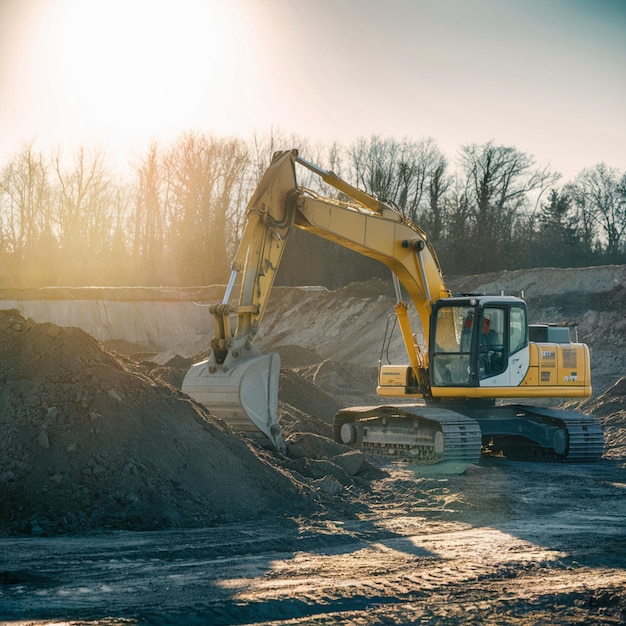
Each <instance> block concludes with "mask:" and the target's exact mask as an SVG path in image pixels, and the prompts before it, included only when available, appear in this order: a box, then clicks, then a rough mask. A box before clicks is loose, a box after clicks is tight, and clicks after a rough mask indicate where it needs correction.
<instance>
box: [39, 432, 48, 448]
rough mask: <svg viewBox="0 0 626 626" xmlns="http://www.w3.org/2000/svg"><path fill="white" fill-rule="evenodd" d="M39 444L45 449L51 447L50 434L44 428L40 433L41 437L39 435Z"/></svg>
mask: <svg viewBox="0 0 626 626" xmlns="http://www.w3.org/2000/svg"><path fill="white" fill-rule="evenodd" d="M37 444H38V445H39V447H40V448H42V449H43V450H47V449H48V448H49V447H50V439H48V434H47V433H46V431H45V430H42V431H41V432H40V433H39V437H37Z"/></svg>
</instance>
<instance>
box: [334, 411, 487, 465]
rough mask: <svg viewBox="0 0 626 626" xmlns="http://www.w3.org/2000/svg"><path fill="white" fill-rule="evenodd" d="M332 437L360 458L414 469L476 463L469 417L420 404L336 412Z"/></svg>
mask: <svg viewBox="0 0 626 626" xmlns="http://www.w3.org/2000/svg"><path fill="white" fill-rule="evenodd" d="M334 438H335V440H336V441H338V442H339V443H343V444H346V445H352V446H355V447H358V448H360V449H361V450H363V451H364V452H365V453H366V454H369V455H374V456H382V457H385V458H387V459H394V460H401V461H408V462H410V463H412V464H416V465H439V464H442V465H443V464H445V465H449V466H454V467H455V471H456V472H459V473H460V472H462V471H463V470H464V469H465V468H466V467H467V466H468V465H471V464H473V463H478V461H479V459H480V453H481V441H482V436H481V431H480V427H479V425H478V423H477V422H476V421H475V420H473V419H472V418H470V417H467V416H465V415H462V414H461V413H457V412H456V411H450V410H448V409H440V408H433V407H425V406H423V405H409V404H407V405H395V406H392V405H383V406H364V407H350V408H347V409H343V410H341V411H339V413H337V415H336V416H335V422H334Z"/></svg>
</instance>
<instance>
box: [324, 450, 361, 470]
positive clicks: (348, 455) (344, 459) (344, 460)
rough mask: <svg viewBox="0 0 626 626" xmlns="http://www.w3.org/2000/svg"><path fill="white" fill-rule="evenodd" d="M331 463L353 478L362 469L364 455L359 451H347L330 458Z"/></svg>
mask: <svg viewBox="0 0 626 626" xmlns="http://www.w3.org/2000/svg"><path fill="white" fill-rule="evenodd" d="M332 461H333V463H335V464H336V465H339V467H341V468H342V469H343V470H344V471H345V472H346V473H347V474H349V475H350V476H354V475H355V474H358V473H359V472H360V471H361V469H362V468H363V463H364V462H365V455H364V454H363V453H362V452H360V451H359V450H349V451H348V452H344V453H343V454H338V455H337V456H334V457H333V458H332Z"/></svg>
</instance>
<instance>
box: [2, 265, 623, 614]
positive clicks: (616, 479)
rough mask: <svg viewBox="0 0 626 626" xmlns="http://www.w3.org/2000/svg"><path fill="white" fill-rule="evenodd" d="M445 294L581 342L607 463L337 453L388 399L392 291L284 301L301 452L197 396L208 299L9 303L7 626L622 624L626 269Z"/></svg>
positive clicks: (5, 304) (285, 394)
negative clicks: (345, 436)
mask: <svg viewBox="0 0 626 626" xmlns="http://www.w3.org/2000/svg"><path fill="white" fill-rule="evenodd" d="M449 286H450V287H451V288H452V289H453V290H455V291H459V292H461V291H462V292H469V291H475V292H489V293H500V292H501V291H505V292H507V293H519V292H522V291H523V292H524V295H525V297H526V300H527V302H528V305H529V311H530V316H531V321H555V322H561V321H567V322H570V323H577V324H578V326H577V327H576V328H577V332H578V334H579V337H580V340H581V341H585V342H586V343H588V344H589V346H590V350H591V358H592V377H593V382H594V395H593V397H592V398H591V399H590V400H588V401H585V402H583V403H581V405H580V406H579V407H578V408H579V409H580V410H582V411H584V412H588V413H592V414H594V415H596V416H597V417H598V419H600V420H601V422H602V424H603V427H604V431H605V439H606V447H605V454H604V456H603V458H602V460H601V461H600V462H598V463H585V464H575V463H526V462H516V461H511V460H507V459H502V458H482V459H481V461H480V462H479V463H478V464H474V465H470V466H469V467H467V468H466V469H465V471H463V472H462V473H446V472H445V471H442V472H438V471H436V470H437V467H436V466H432V467H424V466H413V465H410V464H407V463H390V462H388V461H381V460H380V459H377V458H373V457H365V456H364V455H362V454H361V453H360V452H358V451H354V450H351V449H349V448H345V447H343V446H340V445H339V444H336V443H335V442H333V441H331V439H330V436H331V426H330V424H331V423H332V418H333V416H334V414H335V412H336V411H337V410H338V409H339V408H342V407H343V406H347V405H355V404H359V405H362V404H370V403H380V402H381V400H380V399H377V398H376V396H375V394H374V393H373V392H374V389H375V385H376V365H377V362H378V359H379V358H380V356H381V343H382V335H383V333H384V330H385V327H386V325H387V321H386V320H387V315H388V313H389V312H391V311H392V309H393V302H394V297H393V289H392V288H391V285H388V284H387V283H386V282H383V281H378V280H376V281H371V282H368V283H360V284H355V285H350V286H348V287H345V288H342V289H339V290H336V291H332V292H329V291H326V290H324V289H320V288H301V289H300V288H279V289H276V290H275V292H274V293H273V294H272V299H271V302H270V307H269V310H268V311H267V315H266V318H265V320H264V324H263V330H262V333H261V334H260V336H259V339H258V342H259V344H260V345H261V347H262V348H263V349H264V350H266V351H267V350H270V349H272V350H276V351H278V352H279V353H280V355H281V359H282V370H281V383H280V396H279V398H280V400H279V417H280V420H281V424H282V427H283V431H284V434H285V437H286V441H287V454H286V455H280V454H278V453H276V452H274V451H273V450H271V449H268V448H267V447H266V446H264V445H261V444H260V443H258V442H254V441H247V440H244V439H242V438H241V437H240V436H239V435H237V434H236V433H233V432H232V431H231V430H230V429H229V428H228V427H227V426H226V425H224V424H223V423H222V422H220V421H219V420H216V419H214V418H213V417H212V416H211V415H210V413H209V412H208V411H206V410H205V409H204V408H203V407H201V406H199V405H198V404H197V403H195V402H193V401H192V400H190V399H189V398H188V397H186V396H185V395H184V394H182V392H181V391H180V384H181V381H182V377H183V375H184V372H185V371H186V370H187V368H188V367H189V365H190V364H191V363H192V362H193V360H194V358H199V357H200V356H202V354H205V353H206V350H207V348H208V341H209V340H210V337H211V335H212V327H211V320H210V319H207V317H209V316H208V313H207V311H206V308H205V307H204V306H202V305H203V304H206V302H207V301H210V300H211V298H212V297H214V294H213V290H198V291H196V292H189V291H188V292H186V293H184V294H183V293H178V292H176V293H174V292H167V293H166V292H165V291H164V290H160V291H158V292H157V291H155V290H145V291H137V290H134V291H132V293H131V290H97V289H96V290H90V291H86V290H80V291H72V290H48V291H45V292H44V293H42V292H28V293H26V292H22V293H17V292H8V291H5V292H3V293H0V309H3V310H4V311H3V312H2V311H0V623H2V624H14V625H15V624H58V623H62V624H75V625H78V624H98V625H105V624H106V625H114V624H137V625H139V624H256V625H261V624H300V625H302V624H324V625H328V624H357V625H358V624H364V625H365V624H367V625H370V624H385V625H387V624H477V625H478V624H513V625H516V624H519V625H531V624H555V623H558V624H626V522H625V520H626V380H625V379H624V378H623V375H624V372H626V367H625V366H626V350H625V344H626V321H625V319H624V315H623V311H624V304H625V303H626V297H625V295H626V267H625V266H612V267H606V268H584V269H575V270H574V269H572V270H550V269H543V270H529V271H519V272H508V273H501V274H494V275H489V276H475V277H461V278H457V279H453V280H450V281H449ZM387 351H388V352H389V354H390V357H391V359H392V360H396V361H399V360H400V359H402V357H403V355H402V351H403V348H402V344H401V341H400V337H399V333H398V332H397V331H396V334H395V335H394V338H393V340H392V341H391V343H390V344H389V347H388V350H387ZM570 406H571V403H570Z"/></svg>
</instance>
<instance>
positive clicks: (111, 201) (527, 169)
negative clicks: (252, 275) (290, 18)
mask: <svg viewBox="0 0 626 626" xmlns="http://www.w3.org/2000/svg"><path fill="white" fill-rule="evenodd" d="M291 147H297V148H298V149H299V150H300V154H302V155H303V156H304V157H305V158H307V159H308V160H310V161H312V162H314V163H316V164H318V165H320V166H322V167H324V168H326V169H329V170H332V171H334V172H335V173H336V174H338V175H339V176H341V177H342V178H344V179H345V180H347V181H348V182H350V183H351V184H353V185H355V186H357V187H359V188H361V189H363V190H365V191H367V192H369V193H371V194H372V195H374V196H376V197H377V198H378V199H380V200H382V201H384V202H387V203H390V204H392V205H394V206H395V207H397V208H398V210H400V211H401V212H402V213H403V214H404V215H405V216H406V217H408V218H410V219H411V220H413V221H414V222H416V223H417V224H418V225H419V226H420V227H421V228H422V229H423V230H425V231H426V232H427V233H428V235H429V237H430V239H431V240H432V242H433V243H434V245H435V248H436V250H437V253H438V256H439V259H440V262H441V264H442V266H443V269H444V272H445V273H446V274H447V275H453V274H474V273H482V272H491V271H499V270H503V269H509V270H512V269H521V268H530V267H542V266H553V267H582V266H588V265H602V264H610V263H624V262H626V173H624V172H620V171H619V170H618V169H616V168H612V167H610V166H608V165H606V164H604V163H600V164H596V165H593V166H590V167H589V168H586V169H583V170H582V171H581V172H579V173H578V174H577V175H576V177H575V178H574V180H572V181H567V182H565V183H562V182H561V177H560V175H559V174H558V173H557V172H554V171H551V170H550V168H548V167H540V166H537V165H536V163H535V160H534V158H533V157H532V156H531V155H529V154H526V153H524V152H521V151H519V150H517V149H516V148H514V147H510V146H503V145H498V144H496V143H495V142H487V143H483V144H468V145H464V146H462V147H461V148H460V150H459V152H458V155H457V157H456V159H455V160H454V161H450V160H449V159H448V158H447V157H446V156H445V155H444V154H443V153H442V152H441V150H440V149H439V148H438V146H437V144H436V142H435V141H434V140H433V139H421V140H418V141H409V140H402V141H398V140H395V139H386V138H381V137H377V136H372V137H370V138H360V139H358V140H356V141H355V142H353V143H351V144H349V145H340V144H337V143H334V144H332V145H330V146H318V145H314V144H312V143H311V142H309V141H308V140H306V139H302V138H297V137H285V136H283V135H282V134H281V133H280V132H275V131H272V132H271V133H269V134H267V135H263V136H260V135H255V136H253V137H252V138H251V139H248V140H244V139H242V138H240V137H230V138H224V137H216V136H212V135H208V134H204V133H201V132H197V131H189V132H186V133H183V134H181V135H180V136H179V137H178V138H177V139H175V140H174V141H172V142H171V143H169V144H160V143H158V142H156V141H154V142H152V143H151V144H150V145H149V146H148V147H147V148H146V150H145V151H144V152H143V153H142V154H140V155H139V156H136V157H135V158H134V160H133V161H132V163H131V166H130V170H129V172H130V173H129V175H128V176H126V177H125V178H124V179H121V178H120V177H119V176H116V175H115V174H114V173H113V170H112V169H111V167H110V165H109V163H108V160H107V156H106V153H105V151H104V150H103V149H100V148H91V149H89V148H86V147H79V148H78V149H76V150H75V151H74V152H73V153H72V154H64V153H63V152H62V150H61V149H57V150H56V151H53V152H52V153H51V154H44V153H42V152H40V151H38V150H37V149H36V148H35V145H34V144H33V143H30V144H25V145H24V146H23V147H22V148H21V149H20V150H19V151H18V152H17V153H16V154H14V155H13V156H11V157H10V158H8V159H7V161H6V163H4V164H3V165H2V167H1V173H0V287H5V288H6V287H40V286H51V285H64V286H81V285H111V286H120V285H146V286H151V285H152V286H154V285H163V286H191V285H208V284H220V283H224V282H225V281H226V280H227V278H228V274H229V271H230V259H231V258H232V256H233V254H234V250H235V248H236V245H237V242H238V239H239V237H240V235H241V232H242V228H243V225H244V220H245V208H246V204H247V202H248V199H249V198H250V196H251V194H252V192H253V190H254V188H255V186H256V184H257V182H258V181H259V179H260V177H261V175H262V174H263V172H264V170H265V169H266V167H267V166H268V164H269V162H270V158H271V155H272V153H273V152H274V151H275V150H279V149H286V148H291ZM299 182H300V184H302V185H303V186H306V187H310V188H313V189H315V190H316V191H319V192H320V193H322V194H324V195H334V196H337V195H338V194H337V193H336V192H334V190H332V189H329V188H328V187H326V186H325V185H324V184H323V183H321V181H317V180H316V179H315V177H314V175H312V174H310V173H308V172H305V173H302V174H301V176H300V179H299ZM285 254H286V255H287V256H288V259H289V258H290V259H291V260H287V261H286V262H285V263H283V265H282V266H281V270H280V272H279V278H280V282H282V284H307V283H309V284H311V283H315V284H324V285H326V286H328V287H331V288H335V287H338V286H341V285H342V284H345V283H347V282H349V281H352V280H366V279H368V278H371V277H372V276H373V275H387V273H388V272H387V271H386V270H384V268H379V267H378V266H376V267H375V266H374V265H372V262H371V261H369V260H367V259H364V258H363V257H360V256H359V255H356V254H354V253H352V254H351V253H350V252H349V251H346V250H344V249H342V248H339V247H338V246H336V245H334V244H331V243H328V242H326V241H323V240H320V239H319V238H316V237H313V236H311V235H307V234H305V233H296V234H295V235H294V236H293V238H292V239H290V241H289V243H288V245H287V249H286V253H285Z"/></svg>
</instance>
